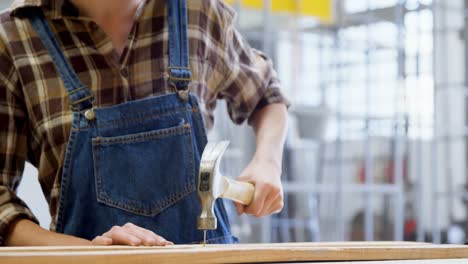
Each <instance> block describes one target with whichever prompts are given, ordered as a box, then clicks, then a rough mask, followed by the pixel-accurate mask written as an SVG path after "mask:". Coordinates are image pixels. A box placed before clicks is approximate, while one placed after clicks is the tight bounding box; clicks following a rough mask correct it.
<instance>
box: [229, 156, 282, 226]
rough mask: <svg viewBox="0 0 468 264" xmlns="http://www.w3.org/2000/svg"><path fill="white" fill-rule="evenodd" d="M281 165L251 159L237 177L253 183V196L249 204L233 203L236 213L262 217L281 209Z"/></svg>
mask: <svg viewBox="0 0 468 264" xmlns="http://www.w3.org/2000/svg"><path fill="white" fill-rule="evenodd" d="M280 177H281V165H279V164H277V163H275V162H273V161H267V160H262V159H253V160H252V161H251V162H250V164H249V165H248V166H247V167H246V168H245V169H244V171H243V172H242V173H241V175H240V176H239V177H238V178H237V179H238V180H239V181H245V182H250V183H252V184H254V185H255V194H254V198H253V200H252V202H251V204H250V205H249V206H244V205H242V204H238V203H235V205H236V207H237V214H239V215H241V214H243V213H247V214H252V215H254V216H256V217H263V216H267V215H271V214H274V213H278V212H280V211H281V209H283V205H284V204H283V186H282V185H281V178H280Z"/></svg>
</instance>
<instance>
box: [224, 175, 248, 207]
mask: <svg viewBox="0 0 468 264" xmlns="http://www.w3.org/2000/svg"><path fill="white" fill-rule="evenodd" d="M222 181H223V189H224V190H223V194H221V197H222V198H227V199H231V200H233V201H234V202H237V203H240V204H243V205H249V204H250V202H252V199H253V197H254V194H255V186H254V185H253V184H251V183H248V182H241V181H235V180H231V179H229V178H227V177H222Z"/></svg>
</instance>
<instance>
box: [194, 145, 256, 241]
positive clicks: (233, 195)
mask: <svg viewBox="0 0 468 264" xmlns="http://www.w3.org/2000/svg"><path fill="white" fill-rule="evenodd" d="M228 145H229V141H221V142H218V143H211V142H210V143H208V144H207V145H206V147H205V150H204V151H203V154H202V157H201V161H200V172H199V174H198V197H199V198H200V203H201V213H200V216H199V217H198V221H197V227H198V229H201V230H204V231H206V230H212V229H216V228H217V219H216V215H215V213H214V203H215V201H216V199H218V198H219V197H222V198H228V199H231V200H233V201H236V202H238V203H241V204H244V205H249V204H250V202H251V201H252V198H253V195H254V193H255V187H254V186H253V184H251V183H247V182H239V181H235V180H231V179H228V178H226V177H224V176H222V174H221V173H220V171H219V166H220V163H221V158H222V156H223V154H224V152H225V151H226V149H227V147H228ZM204 242H206V241H205V240H204Z"/></svg>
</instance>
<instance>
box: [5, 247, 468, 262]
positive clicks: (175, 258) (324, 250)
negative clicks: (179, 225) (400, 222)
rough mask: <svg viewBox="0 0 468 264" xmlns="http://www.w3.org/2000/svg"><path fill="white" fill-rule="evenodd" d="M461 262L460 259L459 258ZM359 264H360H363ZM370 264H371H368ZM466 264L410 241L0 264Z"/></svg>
mask: <svg viewBox="0 0 468 264" xmlns="http://www.w3.org/2000/svg"><path fill="white" fill-rule="evenodd" d="M463 258H465V259H463ZM364 261H365V262H364ZM369 261H371V262H369ZM265 262H268V263H272V262H274V263H287V262H296V263H298V262H299V263H310V262H313V263H321V262H327V263H328V264H330V263H341V264H342V263H354V264H357V263H365V264H370V263H385V264H396V263H405V264H416V263H421V264H435V263H437V264H442V263H443V264H455V263H468V246H457V245H433V244H427V243H415V242H343V243H282V244H237V245H206V246H203V245H174V246H166V247H127V246H108V247H105V246H99V247H97V246H95V247H92V246H89V247H4V248H0V263H1V264H27V263H40V264H58V263H66V264H73V263H94V264H104V263H106V264H120V263H132V264H138V263H191V264H196V263H265Z"/></svg>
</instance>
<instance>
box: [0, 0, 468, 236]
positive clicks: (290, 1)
mask: <svg viewBox="0 0 468 264" xmlns="http://www.w3.org/2000/svg"><path fill="white" fill-rule="evenodd" d="M226 1H227V0H226ZM227 2H229V3H230V4H231V5H232V6H233V7H234V8H235V9H236V10H237V11H238V18H237V24H238V28H239V30H240V31H241V32H242V34H243V35H244V37H245V38H246V39H247V40H248V42H249V43H250V45H252V46H253V47H255V48H257V49H259V50H263V51H264V52H266V53H267V54H269V55H270V56H271V57H272V59H273V60H274V62H275V65H276V68H277V70H278V72H279V75H280V77H281V79H282V81H283V84H284V92H285V94H286V95H287V96H288V97H289V99H290V100H291V102H292V107H291V109H290V116H291V122H290V124H289V125H290V126H289V133H288V138H287V144H286V147H285V154H284V164H283V168H284V174H283V182H284V191H285V194H286V195H285V208H284V210H283V211H282V212H281V213H280V214H277V215H274V216H272V217H267V218H261V219H255V218H253V217H248V216H242V217H238V216H237V215H236V214H235V211H234V210H231V212H232V224H233V230H234V233H235V234H237V236H238V237H239V238H240V239H241V240H242V242H293V241H343V240H412V241H429V242H435V243H463V242H464V241H465V240H466V239H467V234H468V233H467V231H468V223H467V221H468V214H467V213H468V203H467V202H468V182H467V180H468V174H467V164H468V155H467V153H466V151H467V143H468V141H467V138H466V137H467V136H468V117H467V115H466V113H467V111H468V104H467V103H468V101H467V100H466V98H468V97H466V96H467V95H468V90H467V88H468V87H467V82H468V67H467V65H468V56H466V55H465V53H466V51H467V49H468V0H335V1H333V0H230V1H227ZM10 3H11V0H0V8H1V9H3V8H7V7H8V5H9V4H10ZM216 121H217V122H216V124H215V128H214V130H213V131H212V132H211V134H210V138H211V139H212V140H219V139H229V140H231V146H230V148H229V150H228V152H227V153H226V158H225V162H224V164H223V167H224V168H223V170H224V172H225V173H226V174H227V175H230V176H233V177H235V176H237V175H238V174H239V173H240V171H241V170H242V168H243V166H245V165H246V164H247V163H248V161H249V158H250V157H251V155H252V153H253V151H254V149H253V146H254V138H253V134H252V132H251V130H250V129H249V128H248V127H247V126H243V127H241V128H240V129H239V128H236V129H233V127H234V125H232V124H231V123H230V122H229V119H228V118H227V113H226V110H225V107H223V103H222V102H220V104H219V107H218V109H217V120H216ZM239 131H241V132H239ZM41 193H42V192H41V190H40V187H39V185H38V183H37V171H36V170H35V169H34V168H32V166H30V165H28V166H27V168H26V171H25V177H24V178H23V182H22V184H21V185H20V190H19V195H20V197H22V198H24V199H25V200H26V201H27V203H28V205H30V207H32V209H33V211H34V212H35V213H36V215H37V216H38V218H39V219H40V221H41V225H43V226H44V227H48V224H49V222H50V218H49V216H48V209H47V205H46V203H45V199H37V197H38V196H39V195H40V194H41ZM229 204H230V202H229Z"/></svg>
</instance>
